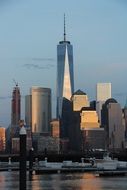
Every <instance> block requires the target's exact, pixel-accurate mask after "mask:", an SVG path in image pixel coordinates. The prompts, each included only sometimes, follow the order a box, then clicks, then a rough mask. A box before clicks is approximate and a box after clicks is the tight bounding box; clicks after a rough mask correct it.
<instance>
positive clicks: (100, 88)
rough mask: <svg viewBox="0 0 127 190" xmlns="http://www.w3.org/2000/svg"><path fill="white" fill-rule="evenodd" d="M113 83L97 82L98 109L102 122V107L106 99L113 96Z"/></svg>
mask: <svg viewBox="0 0 127 190" xmlns="http://www.w3.org/2000/svg"><path fill="white" fill-rule="evenodd" d="M111 96H112V95H111V83H97V86H96V111H97V113H98V117H99V122H100V123H101V109H102V105H103V104H104V103H105V101H106V100H107V99H109V98H111Z"/></svg>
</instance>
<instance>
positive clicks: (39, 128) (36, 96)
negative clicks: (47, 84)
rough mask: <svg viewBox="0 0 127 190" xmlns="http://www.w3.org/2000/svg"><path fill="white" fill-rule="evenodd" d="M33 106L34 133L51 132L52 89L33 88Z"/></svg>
mask: <svg viewBox="0 0 127 190" xmlns="http://www.w3.org/2000/svg"><path fill="white" fill-rule="evenodd" d="M31 104H32V105H31V117H32V119H31V121H32V132H34V133H48V132H50V121H51V89H50V88H42V87H32V88H31Z"/></svg>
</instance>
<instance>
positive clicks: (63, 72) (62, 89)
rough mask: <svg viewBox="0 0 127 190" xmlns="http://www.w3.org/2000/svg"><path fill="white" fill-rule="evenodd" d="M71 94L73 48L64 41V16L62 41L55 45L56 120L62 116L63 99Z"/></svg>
mask: <svg viewBox="0 0 127 190" xmlns="http://www.w3.org/2000/svg"><path fill="white" fill-rule="evenodd" d="M73 93H74V73H73V46H72V45H71V43H70V42H69V41H67V40H66V30H65V16H64V40H63V41H60V42H59V44H58V45H57V110H56V112H57V118H60V117H61V114H62V104H63V98H66V99H68V100H70V98H71V96H72V94H73Z"/></svg>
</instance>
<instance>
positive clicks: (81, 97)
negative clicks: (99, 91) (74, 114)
mask: <svg viewBox="0 0 127 190" xmlns="http://www.w3.org/2000/svg"><path fill="white" fill-rule="evenodd" d="M71 101H72V102H73V111H80V110H81V108H82V107H89V106H90V103H89V100H88V96H87V94H86V93H85V92H83V91H81V90H77V91H76V92H75V93H74V94H73V95H72V97H71Z"/></svg>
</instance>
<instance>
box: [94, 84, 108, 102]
mask: <svg viewBox="0 0 127 190" xmlns="http://www.w3.org/2000/svg"><path fill="white" fill-rule="evenodd" d="M109 98H111V83H97V89H96V101H97V102H98V101H104V102H105V101H106V100H107V99H109Z"/></svg>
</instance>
